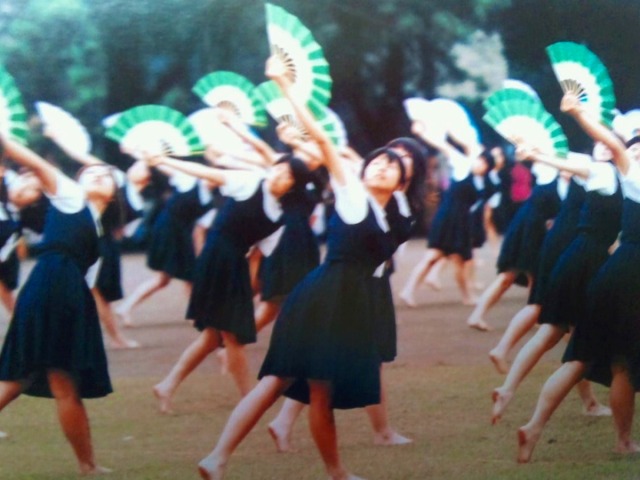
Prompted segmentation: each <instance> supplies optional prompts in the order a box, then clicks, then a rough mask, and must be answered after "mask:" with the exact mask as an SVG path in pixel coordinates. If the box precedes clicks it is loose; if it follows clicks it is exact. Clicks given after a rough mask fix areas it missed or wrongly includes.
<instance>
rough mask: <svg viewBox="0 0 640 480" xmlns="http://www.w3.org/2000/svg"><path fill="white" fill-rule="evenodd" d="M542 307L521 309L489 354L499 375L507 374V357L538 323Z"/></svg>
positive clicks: (532, 306)
mask: <svg viewBox="0 0 640 480" xmlns="http://www.w3.org/2000/svg"><path fill="white" fill-rule="evenodd" d="M540 309H541V306H540V305H527V306H525V307H523V308H522V309H520V311H519V312H518V313H516V314H515V316H514V317H513V318H512V319H511V322H509V326H508V327H507V330H506V331H505V332H504V334H503V335H502V338H501V339H500V341H499V342H498V345H496V346H495V347H493V349H491V351H490V352H489V358H490V359H491V361H492V362H493V365H494V367H496V370H498V373H507V372H508V371H509V366H508V364H507V356H508V355H509V352H510V351H511V349H512V348H513V347H515V345H516V343H518V342H519V341H520V339H521V338H522V337H524V336H525V335H526V334H527V332H529V330H531V329H532V328H533V326H534V325H535V324H536V322H537V321H538V317H539V316H540Z"/></svg>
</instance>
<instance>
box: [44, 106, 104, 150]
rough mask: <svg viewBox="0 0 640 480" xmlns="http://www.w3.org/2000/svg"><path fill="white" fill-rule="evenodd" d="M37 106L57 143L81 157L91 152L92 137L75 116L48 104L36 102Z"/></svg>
mask: <svg viewBox="0 0 640 480" xmlns="http://www.w3.org/2000/svg"><path fill="white" fill-rule="evenodd" d="M35 105H36V110H37V112H38V116H39V117H40V120H41V121H42V123H43V126H44V128H45V129H46V130H47V131H48V132H50V134H51V137H52V139H53V140H54V141H55V142H56V143H58V144H60V146H62V147H63V148H65V149H67V150H70V151H72V152H77V153H78V154H81V155H88V154H89V153H90V152H91V146H92V144H91V137H90V136H89V133H88V132H87V129H86V128H84V126H83V125H82V124H81V123H80V122H79V121H78V120H77V119H76V118H75V117H74V116H73V115H71V114H70V113H69V112H67V111H66V110H63V109H62V108H60V107H57V106H55V105H52V104H50V103H47V102H36V104H35Z"/></svg>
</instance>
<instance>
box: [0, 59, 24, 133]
mask: <svg viewBox="0 0 640 480" xmlns="http://www.w3.org/2000/svg"><path fill="white" fill-rule="evenodd" d="M28 132H29V127H28V126H27V111H26V110H25V108H24V105H23V104H22V95H21V94H20V91H19V90H18V87H17V86H16V82H15V80H14V79H13V77H12V76H11V75H10V74H9V72H7V71H6V70H5V69H4V68H2V67H0V133H1V134H2V135H3V136H5V137H7V138H11V139H12V140H15V141H17V142H19V143H22V144H26V143H27V135H28Z"/></svg>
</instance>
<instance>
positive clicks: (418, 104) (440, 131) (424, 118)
mask: <svg viewBox="0 0 640 480" xmlns="http://www.w3.org/2000/svg"><path fill="white" fill-rule="evenodd" d="M403 105H404V109H405V112H406V113H407V116H408V117H409V119H410V120H411V121H413V122H420V123H422V124H423V126H424V128H425V129H426V130H427V131H428V132H430V135H432V136H434V137H436V138H438V139H441V140H444V139H445V138H446V136H447V130H446V127H445V126H444V124H443V123H442V122H440V121H439V119H438V117H437V114H436V112H435V111H434V109H433V108H432V106H431V102H429V100H425V99H424V98H420V97H412V98H407V99H406V100H405V101H404V102H403Z"/></svg>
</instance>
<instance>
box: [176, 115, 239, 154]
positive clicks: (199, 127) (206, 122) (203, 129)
mask: <svg viewBox="0 0 640 480" xmlns="http://www.w3.org/2000/svg"><path fill="white" fill-rule="evenodd" d="M187 118H188V119H189V122H191V125H193V128H195V130H196V132H197V134H198V136H199V137H200V139H201V140H202V143H203V144H204V145H212V146H214V147H218V148H220V149H222V150H229V151H241V150H244V149H245V143H244V141H243V140H242V139H241V138H240V137H238V135H236V133H235V132H234V131H233V130H231V129H230V128H229V127H227V126H226V125H225V124H224V123H222V122H221V121H220V120H219V119H218V116H217V113H216V109H215V108H202V109H200V110H197V111H195V112H193V113H192V114H191V115H189V116H188V117H187Z"/></svg>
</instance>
